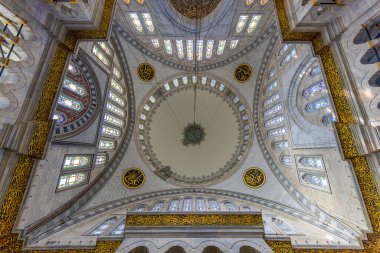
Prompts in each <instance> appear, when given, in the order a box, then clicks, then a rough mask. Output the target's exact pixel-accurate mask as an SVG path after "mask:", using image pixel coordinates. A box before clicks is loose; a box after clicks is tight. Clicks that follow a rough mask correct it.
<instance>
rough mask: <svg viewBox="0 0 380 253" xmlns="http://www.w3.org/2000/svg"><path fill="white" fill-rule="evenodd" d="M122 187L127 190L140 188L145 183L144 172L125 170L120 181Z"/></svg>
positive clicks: (135, 169)
mask: <svg viewBox="0 0 380 253" xmlns="http://www.w3.org/2000/svg"><path fill="white" fill-rule="evenodd" d="M121 181H122V182H123V185H124V186H125V187H127V188H129V189H136V188H139V187H141V186H142V185H143V184H144V182H145V175H144V172H143V171H142V170H140V169H137V168H130V169H127V170H126V171H125V172H124V174H123V177H122V179H121Z"/></svg>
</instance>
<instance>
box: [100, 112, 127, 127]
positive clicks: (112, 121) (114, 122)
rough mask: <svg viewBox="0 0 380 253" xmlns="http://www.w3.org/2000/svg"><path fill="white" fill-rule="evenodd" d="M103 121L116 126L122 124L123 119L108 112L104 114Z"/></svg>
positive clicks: (121, 125)
mask: <svg viewBox="0 0 380 253" xmlns="http://www.w3.org/2000/svg"><path fill="white" fill-rule="evenodd" d="M104 121H105V122H107V123H110V124H112V125H115V126H118V127H123V126H124V120H122V119H119V118H118V117H114V116H112V115H111V114H109V113H105V114H104Z"/></svg>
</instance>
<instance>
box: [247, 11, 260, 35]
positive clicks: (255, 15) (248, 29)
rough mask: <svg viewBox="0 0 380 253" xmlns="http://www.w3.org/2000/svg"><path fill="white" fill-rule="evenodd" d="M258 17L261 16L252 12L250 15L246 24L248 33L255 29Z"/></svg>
mask: <svg viewBox="0 0 380 253" xmlns="http://www.w3.org/2000/svg"><path fill="white" fill-rule="evenodd" d="M260 18H261V15H257V14H254V15H253V16H252V19H251V22H249V25H248V28H247V32H248V33H252V32H253V31H254V30H255V29H256V27H257V24H258V23H259V21H260Z"/></svg>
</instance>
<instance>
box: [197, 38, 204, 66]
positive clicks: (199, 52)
mask: <svg viewBox="0 0 380 253" xmlns="http://www.w3.org/2000/svg"><path fill="white" fill-rule="evenodd" d="M202 59H203V40H197V60H198V61H201V60H202Z"/></svg>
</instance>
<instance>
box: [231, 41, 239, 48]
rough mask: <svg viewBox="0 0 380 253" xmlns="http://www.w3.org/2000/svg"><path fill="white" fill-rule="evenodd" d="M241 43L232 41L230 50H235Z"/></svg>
mask: <svg viewBox="0 0 380 253" xmlns="http://www.w3.org/2000/svg"><path fill="white" fill-rule="evenodd" d="M238 43H239V40H231V43H230V49H235V48H236V47H237V45H238Z"/></svg>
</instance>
